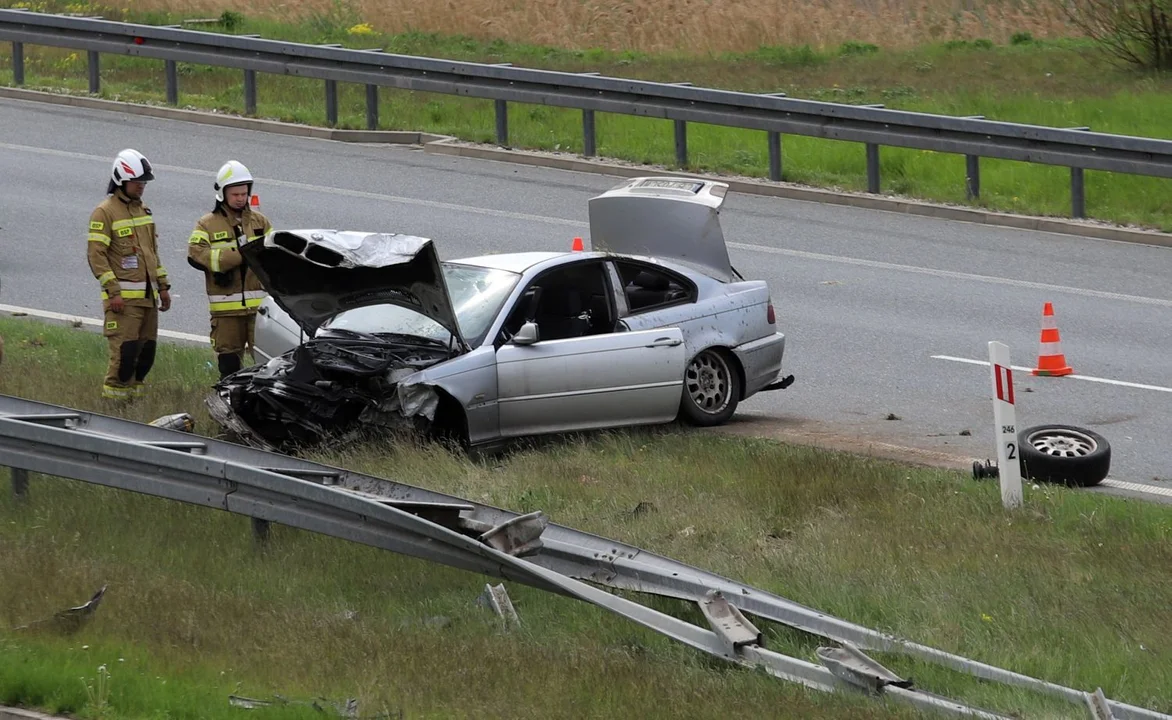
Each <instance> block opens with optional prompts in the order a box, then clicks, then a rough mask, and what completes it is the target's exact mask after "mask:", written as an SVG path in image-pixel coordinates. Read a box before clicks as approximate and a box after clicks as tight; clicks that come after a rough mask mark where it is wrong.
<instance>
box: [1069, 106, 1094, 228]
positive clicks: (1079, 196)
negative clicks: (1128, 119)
mask: <svg viewBox="0 0 1172 720" xmlns="http://www.w3.org/2000/svg"><path fill="white" fill-rule="evenodd" d="M1070 129H1071V130H1084V131H1085V130H1090V129H1091V128H1090V126H1088V125H1082V126H1080V127H1072V128H1070ZM1070 214H1071V216H1072V217H1076V218H1085V217H1086V216H1087V186H1086V181H1085V178H1084V177H1083V169H1082V168H1080V167H1074V166H1073V165H1072V166H1071V168H1070Z"/></svg>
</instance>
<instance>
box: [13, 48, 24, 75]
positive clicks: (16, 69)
mask: <svg viewBox="0 0 1172 720" xmlns="http://www.w3.org/2000/svg"><path fill="white" fill-rule="evenodd" d="M12 82H13V83H14V84H16V85H24V43H22V42H14V43H12Z"/></svg>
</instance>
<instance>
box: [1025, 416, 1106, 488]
mask: <svg viewBox="0 0 1172 720" xmlns="http://www.w3.org/2000/svg"><path fill="white" fill-rule="evenodd" d="M1017 441H1018V448H1019V451H1020V453H1021V475H1022V477H1023V478H1028V479H1029V480H1034V481H1037V482H1050V483H1059V484H1062V485H1070V486H1074V487H1090V486H1092V485H1098V484H1099V483H1100V482H1102V481H1103V480H1104V479H1105V478H1106V477H1107V472H1108V471H1109V470H1110V469H1111V444H1110V443H1108V442H1107V438H1105V437H1103V436H1102V435H1100V434H1098V433H1097V432H1094V431H1093V430H1088V429H1086V428H1081V427H1076V426H1073V425H1035V426H1033V427H1028V428H1025V429H1024V430H1022V431H1020V432H1019V433H1018V435H1017Z"/></svg>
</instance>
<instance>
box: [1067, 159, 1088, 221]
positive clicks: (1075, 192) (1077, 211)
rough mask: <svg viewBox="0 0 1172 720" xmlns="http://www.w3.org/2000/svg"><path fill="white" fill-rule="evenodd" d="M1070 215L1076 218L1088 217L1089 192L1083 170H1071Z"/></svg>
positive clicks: (1073, 168) (1076, 168)
mask: <svg viewBox="0 0 1172 720" xmlns="http://www.w3.org/2000/svg"><path fill="white" fill-rule="evenodd" d="M1070 214H1071V215H1072V216H1073V217H1076V218H1085V217H1086V216H1087V191H1086V185H1085V184H1084V179H1083V174H1082V168H1080V167H1072V168H1070Z"/></svg>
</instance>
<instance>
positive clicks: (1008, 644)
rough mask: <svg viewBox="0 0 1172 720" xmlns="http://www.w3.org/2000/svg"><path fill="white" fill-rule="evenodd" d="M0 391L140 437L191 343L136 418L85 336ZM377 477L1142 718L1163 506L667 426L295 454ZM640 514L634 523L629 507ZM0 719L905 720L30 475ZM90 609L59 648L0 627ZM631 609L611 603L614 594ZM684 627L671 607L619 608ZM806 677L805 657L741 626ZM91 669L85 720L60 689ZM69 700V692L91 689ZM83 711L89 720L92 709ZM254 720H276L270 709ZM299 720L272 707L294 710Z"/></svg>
mask: <svg viewBox="0 0 1172 720" xmlns="http://www.w3.org/2000/svg"><path fill="white" fill-rule="evenodd" d="M0 335H2V336H3V337H4V338H5V340H6V355H5V359H4V363H3V365H0V393H3V394H7V395H17V396H21V397H27V398H32V399H37V400H41V401H45V402H52V403H58V404H64V405H69V406H73V407H78V408H82V409H89V410H97V411H101V412H108V413H115V414H121V415H125V416H128V417H132V418H135V419H139V420H149V419H152V418H153V417H157V416H159V415H162V414H167V413H171V412H179V411H186V412H191V413H192V414H193V415H195V416H196V420H197V426H196V431H197V432H200V433H204V434H215V432H216V428H214V427H213V426H211V424H210V423H209V421H208V419H207V416H206V415H205V414H204V413H203V411H202V404H201V400H202V397H203V396H204V394H205V393H206V390H207V387H208V385H209V384H210V383H211V382H212V381H213V379H214V376H213V373H212V370H211V369H210V368H208V367H207V363H206V361H207V352H206V351H205V350H204V349H202V348H183V347H178V346H172V345H164V346H163V348H162V351H161V352H160V356H159V361H158V364H157V366H156V369H155V371H154V375H153V376H152V378H151V380H152V381H153V383H154V386H155V390H154V392H153V394H152V396H151V397H150V398H149V399H148V400H146V401H144V402H141V403H136V404H134V405H131V406H129V407H122V408H120V407H117V406H113V405H108V404H107V403H106V402H105V401H103V400H102V399H101V398H100V396H99V393H98V386H99V385H100V377H101V374H102V371H103V369H104V362H105V360H104V357H105V355H104V352H105V345H104V341H103V340H102V339H101V338H100V336H98V335H97V334H95V333H93V332H90V331H88V330H84V329H75V328H69V327H64V326H56V325H44V324H40V323H36V322H32V321H28V320H24V319H0ZM315 458H316V459H318V460H321V461H324V462H327V463H329V464H332V465H337V466H342V467H346V468H349V469H352V470H356V471H360V472H366V473H370V474H374V475H379V476H383V477H389V478H394V479H397V480H401V481H405V482H409V483H411V484H415V485H419V486H423V487H427V488H431V489H436V490H439V491H443V492H447V493H451V494H455V495H458V496H461V497H467V498H470V499H473V500H477V501H481V502H486V503H489V504H493V505H496V506H500V507H507V508H510V509H512V510H515V511H522V512H527V511H532V510H537V509H540V510H543V511H544V512H546V513H547V514H548V515H549V516H550V517H551V519H552V520H553V521H554V522H557V523H560V524H564V525H569V526H571V527H576V528H579V529H582V530H586V531H590V532H595V533H599V534H601V535H604V536H608V537H614V538H616V539H619V540H622V541H625V542H629V543H633V544H635V545H639V546H641V547H646V548H648V549H651V550H653V551H655V552H659V553H662V554H665V555H667V556H670V557H674V558H677V559H679V560H681V561H684V562H687V563H689V564H693V565H697V566H699V567H703V568H706V569H711V570H714V571H716V572H719V573H720V574H723V575H726V576H729V577H733V578H735V579H738V580H741V581H743V582H747V583H749V584H751V585H755V586H758V587H761V588H764V589H767V590H770V591H772V592H775V593H778V594H780V595H782V596H785V597H788V598H790V599H792V600H795V601H797V602H800V603H803V604H806V605H809V606H812V607H815V608H818V609H820V610H823V611H825V612H828V613H830V614H833V615H836V616H839V617H843V618H845V619H848V620H851V621H854V622H858V623H861V624H863V625H867V626H870V627H875V628H878V629H882V630H886V631H890V632H894V633H896V634H899V635H901V636H904V637H908V638H910V639H913V640H916V641H918V642H921V643H925V644H928V645H931V646H934V647H938V648H941V649H944V650H948V651H952V652H956V653H960V654H962V655H965V656H968V657H971V658H974V659H979V660H982V661H984V662H988V663H992V664H994V665H999V666H1002V667H1006V668H1009V669H1012V670H1016V671H1019V672H1023V673H1026V674H1029V675H1032V676H1035V677H1040V678H1044V679H1048V680H1051V681H1054V682H1058V683H1061V684H1064V685H1068V686H1073V687H1077V688H1082V689H1088V690H1093V689H1094V688H1095V687H1099V686H1101V687H1102V688H1103V689H1104V691H1105V692H1106V693H1107V695H1108V696H1109V697H1111V698H1113V699H1118V700H1122V701H1126V702H1131V703H1134V704H1138V705H1143V706H1148V707H1152V708H1154V709H1159V710H1162V711H1164V712H1169V711H1172V692H1170V690H1169V688H1172V666H1170V665H1169V664H1168V663H1167V662H1165V661H1164V659H1165V658H1167V657H1168V654H1169V653H1172V625H1169V624H1168V623H1167V622H1165V621H1164V620H1165V618H1164V612H1165V610H1166V604H1167V588H1168V587H1172V508H1169V507H1167V506H1160V505H1155V504H1148V503H1142V502H1139V501H1129V500H1124V499H1117V498H1111V497H1107V496H1102V495H1094V494H1089V493H1085V492H1079V491H1073V490H1066V489H1063V488H1057V487H1045V488H1038V489H1031V488H1029V487H1027V488H1026V506H1025V508H1024V509H1023V510H1021V511H1020V512H1014V513H1007V512H1005V511H1004V510H1003V509H1002V508H1001V506H1000V498H999V494H998V490H997V486H996V485H995V484H991V483H977V482H973V481H972V480H969V479H967V478H965V477H964V476H963V475H960V474H958V473H952V472H947V471H941V470H930V469H913V468H908V467H904V466H901V465H898V464H894V463H887V462H880V461H876V460H872V459H867V458H861V457H856V456H851V455H846V454H838V453H832V452H827V451H820V450H813V449H808V448H800V447H796V446H788V445H784V444H779V443H776V442H772V441H767V440H761V439H746V438H730V437H726V436H723V435H719V434H713V433H706V432H687V431H684V430H681V429H679V428H677V427H674V426H666V427H662V428H652V429H647V430H640V431H632V432H604V433H596V434H592V435H589V436H586V437H578V438H562V439H557V438H555V439H552V440H550V441H549V442H546V443H542V444H540V446H538V445H534V446H519V447H517V448H515V449H514V450H513V451H511V452H509V453H507V454H505V455H502V456H499V457H496V458H493V459H489V460H482V461H479V462H473V461H470V460H469V459H467V458H465V457H463V456H460V455H455V454H451V453H449V452H447V451H445V450H442V449H440V448H438V447H435V446H428V445H422V444H418V443H415V442H410V441H408V440H402V441H400V442H395V443H392V442H388V443H385V444H382V445H376V446H370V445H368V446H353V447H349V448H339V449H335V450H333V451H330V452H320V453H318V454H317V455H316V456H315ZM639 503H647V504H648V505H645V506H644V507H650V512H646V513H640V514H634V513H632V512H631V511H632V510H633V509H634V508H635V507H636V506H637V505H638V504H639ZM0 578H4V579H5V582H2V583H0V704H3V703H10V704H25V705H32V706H37V707H41V708H44V709H48V710H54V711H69V712H75V713H78V714H81V715H83V716H87V717H108V718H130V717H175V718H180V717H184V718H185V717H196V716H198V717H212V718H218V717H221V716H223V717H229V716H230V717H237V716H240V717H253V716H254V715H258V712H257V711H249V713H250V714H247V713H245V711H240V710H236V709H233V708H230V707H229V706H228V696H229V695H230V694H232V693H236V694H239V695H245V696H249V697H254V698H272V697H273V696H274V695H281V696H284V697H287V698H293V699H298V700H307V701H308V700H312V699H313V698H317V697H324V698H327V699H329V700H332V701H341V700H343V699H345V698H347V697H354V698H357V699H358V700H359V702H360V713H361V714H362V716H364V717H369V716H372V715H378V714H387V715H388V716H389V717H396V715H395V713H397V712H399V711H402V712H403V713H404V716H405V717H412V718H414V717H473V716H485V715H488V716H502V715H509V716H510V717H548V716H551V715H552V716H574V717H581V716H589V717H616V716H646V717H672V718H675V717H696V718H701V717H714V716H717V715H721V714H723V713H724V712H726V711H727V708H728V707H732V706H735V707H737V709H738V713H740V714H743V715H745V716H747V717H765V716H776V715H777V713H778V712H779V710H778V708H785V710H784V711H780V712H784V713H785V716H787V717H803V718H813V719H814V720H821V719H823V718H826V719H829V718H840V717H844V716H849V717H857V718H880V717H884V718H886V717H914V714H913V713H911V712H910V710H909V709H908V708H904V707H899V706H896V705H890V706H889V705H886V704H884V703H882V702H879V701H875V700H870V699H866V698H857V697H841V696H835V695H828V694H823V693H818V692H813V691H810V692H807V691H804V690H802V689H801V688H799V687H797V686H795V685H792V684H788V683H784V682H781V681H778V680H774V679H771V678H769V677H766V676H763V675H761V674H758V673H753V672H746V671H742V670H738V669H736V668H734V667H731V666H728V665H726V664H723V663H720V662H719V661H716V660H714V659H710V658H708V657H706V656H703V655H701V654H699V653H696V652H694V651H691V650H689V649H687V648H685V647H682V646H680V645H678V644H675V643H673V642H671V641H669V640H667V639H664V638H662V637H659V636H657V635H655V634H654V633H651V632H649V631H645V630H643V629H641V628H640V627H638V626H636V625H634V624H632V623H630V622H628V621H626V620H623V619H622V618H619V617H616V616H612V615H609V614H607V613H605V612H603V611H601V610H599V609H597V608H595V607H593V606H590V605H587V604H584V603H581V602H577V601H573V600H569V599H565V598H561V597H557V596H553V595H548V594H543V593H541V592H539V591H536V590H533V589H530V588H528V587H526V586H523V585H518V584H512V583H507V584H506V585H507V588H508V591H509V593H510V596H511V597H512V599H513V601H514V603H515V605H516V607H517V609H518V612H519V614H520V617H521V620H522V626H521V627H520V628H518V629H513V630H512V631H504V630H502V629H501V627H500V626H499V625H498V624H497V623H496V622H495V618H494V617H493V616H492V615H491V613H489V611H487V610H485V609H483V608H478V607H476V604H475V599H476V597H477V595H478V594H479V593H480V592H481V591H482V590H483V588H484V585H485V583H486V582H492V583H493V584H495V583H496V582H499V581H498V580H496V579H491V578H484V577H481V576H478V575H473V574H470V573H466V572H462V571H457V570H454V569H449V568H446V567H442V566H435V565H431V564H428V563H425V562H423V561H420V560H416V559H412V558H407V557H402V556H397V555H393V554H390V553H387V552H384V551H380V550H377V549H374V548H369V547H365V546H359V545H354V544H349V543H346V542H343V541H339V540H335V539H332V538H327V537H324V536H319V535H314V534H311V533H307V532H303V531H298V530H295V529H292V528H287V527H281V526H278V527H275V528H273V534H272V536H271V539H270V543H269V544H268V545H267V546H264V547H260V546H257V545H255V544H253V542H252V541H251V539H250V531H249V526H248V520H247V518H243V517H239V516H236V515H230V514H227V513H223V512H218V511H214V510H210V509H207V508H201V507H195V506H187V505H180V504H177V503H170V502H167V501H163V500H158V499H155V498H150V497H146V496H141V495H135V494H131V493H126V492H121V491H116V490H111V489H108V488H102V487H100V486H94V485H88V484H85V483H81V482H76V481H72V480H62V479H55V478H48V477H41V476H37V475H34V476H33V478H32V483H31V492H30V496H29V497H28V498H27V499H26V500H25V501H23V502H22V503H18V502H16V501H14V500H13V499H12V497H11V495H10V494H9V493H7V492H3V493H0ZM107 583H108V585H109V590H108V591H107V596H106V598H105V599H104V601H103V604H102V605H101V607H100V609H99V611H98V613H97V614H96V616H95V618H94V620H93V621H92V622H91V623H90V624H89V625H87V626H85V627H84V628H82V629H81V630H80V631H79V632H78V633H77V634H76V635H73V636H57V635H54V634H51V633H45V632H42V633H40V634H30V633H28V632H17V631H14V630H12V629H11V628H14V627H16V626H19V625H23V624H25V623H28V622H31V621H34V620H37V619H39V618H42V617H45V616H46V615H48V614H49V613H51V612H52V611H54V610H57V609H61V608H65V607H69V606H71V605H75V604H78V603H80V602H82V601H84V600H85V599H86V598H88V597H89V595H90V594H91V593H93V592H94V591H95V589H97V588H98V587H100V586H102V585H103V584H107ZM631 597H635V596H633V595H631ZM641 601H644V602H649V603H650V604H651V605H652V606H653V607H655V608H657V609H659V610H661V611H663V612H668V613H671V614H673V615H677V616H679V617H684V618H686V619H689V620H691V621H693V622H698V623H700V624H703V620H702V618H701V617H700V616H699V613H698V612H697V611H696V610H694V609H693V608H692V607H690V606H689V605H687V604H685V603H680V602H676V601H670V600H665V599H658V598H652V599H650V600H648V599H647V598H642V599H641ZM760 625H761V626H762V627H763V629H764V630H765V632H766V635H767V646H768V647H770V648H772V649H775V650H778V651H780V652H784V653H787V654H791V655H795V656H798V657H803V658H806V659H807V660H810V661H814V662H816V660H815V658H814V656H813V650H814V649H815V648H816V647H818V645H819V644H820V643H819V642H818V640H817V639H816V638H810V637H808V636H805V635H803V634H801V633H798V632H795V631H791V630H789V629H787V628H784V627H782V626H778V625H774V624H772V623H767V622H761V623H760ZM878 657H879V659H880V660H881V661H883V662H884V663H885V664H887V665H888V666H889V667H891V668H892V669H893V670H894V671H895V672H897V673H900V674H902V675H903V676H904V677H908V676H911V677H913V678H914V679H915V680H916V683H917V686H918V687H921V688H924V689H927V690H931V691H934V692H939V693H944V694H948V695H950V696H953V697H956V698H958V699H962V700H964V701H966V702H969V703H972V704H975V705H979V706H981V707H985V708H988V709H992V710H997V711H1001V712H1006V713H1020V714H1021V715H1020V716H1023V717H1061V716H1063V713H1066V716H1070V715H1071V714H1073V713H1075V712H1076V711H1074V710H1072V709H1071V706H1069V705H1067V704H1065V703H1063V702H1061V701H1053V700H1050V699H1044V698H1040V697H1039V696H1036V695H1034V694H1032V693H1027V692H1024V691H1021V690H1014V689H1010V688H1005V687H1001V686H997V685H992V684H986V683H979V682H976V681H974V680H973V679H972V678H969V677H967V676H963V675H959V674H956V673H953V672H951V671H948V670H945V669H942V668H940V667H936V666H931V665H926V664H923V663H919V662H915V661H912V660H910V659H909V658H906V657H902V656H895V655H892V656H883V655H880V656H878ZM103 665H104V666H105V667H106V668H107V669H108V670H109V672H110V676H109V680H108V694H107V696H106V703H107V706H106V707H105V709H102V708H99V707H98V706H97V704H96V703H95V701H94V700H92V699H91V695H90V694H88V693H87V691H86V683H87V682H88V683H89V684H91V685H94V683H96V680H97V677H98V668H99V667H100V666H103ZM95 687H96V685H95ZM99 710H101V712H99ZM286 710H287V712H288V713H293V714H279V712H280V709H272V710H270V711H268V712H271V713H272V714H271V715H260V716H261V717H270V716H271V717H278V716H279V717H302V716H306V715H305V711H304V708H288V709H286ZM298 712H300V713H302V714H300V715H298V714H296V713H298Z"/></svg>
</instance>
